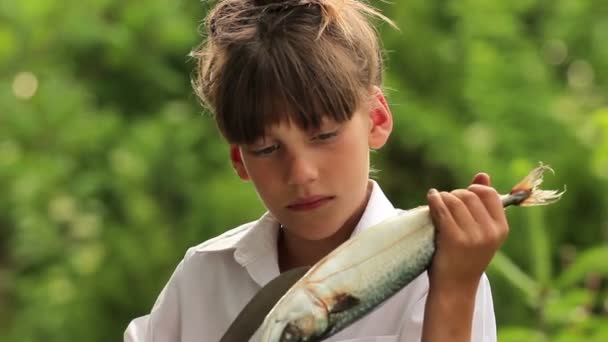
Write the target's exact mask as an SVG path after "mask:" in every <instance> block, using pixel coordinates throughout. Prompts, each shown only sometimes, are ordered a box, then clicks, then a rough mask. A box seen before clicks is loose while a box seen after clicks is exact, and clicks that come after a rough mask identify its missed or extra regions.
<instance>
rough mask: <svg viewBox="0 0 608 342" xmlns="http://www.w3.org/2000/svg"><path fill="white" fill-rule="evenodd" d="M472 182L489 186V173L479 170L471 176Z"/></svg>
mask: <svg viewBox="0 0 608 342" xmlns="http://www.w3.org/2000/svg"><path fill="white" fill-rule="evenodd" d="M473 184H480V185H485V186H491V185H492V183H491V181H490V175H488V174H487V173H485V172H480V173H478V174H476V175H475V177H473Z"/></svg>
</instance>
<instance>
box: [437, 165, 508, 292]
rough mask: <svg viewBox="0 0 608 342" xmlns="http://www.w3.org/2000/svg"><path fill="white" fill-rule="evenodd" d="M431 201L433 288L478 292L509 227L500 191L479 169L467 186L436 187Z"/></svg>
mask: <svg viewBox="0 0 608 342" xmlns="http://www.w3.org/2000/svg"><path fill="white" fill-rule="evenodd" d="M428 202H429V207H430V210H431V217H432V219H433V222H434V224H435V227H436V229H437V236H436V244H437V249H436V252H435V256H434V258H433V261H432V264H431V267H430V271H429V279H430V286H431V289H435V290H437V289H443V290H448V292H452V291H454V292H456V293H460V294H461V295H463V294H465V293H467V292H468V293H471V291H472V293H471V294H473V295H474V293H475V291H476V289H477V286H478V284H479V280H480V277H481V275H482V273H483V272H484V271H485V269H486V267H487V266H488V264H489V263H490V261H491V259H492V257H493V256H494V254H495V253H496V250H498V248H499V247H500V245H501V244H502V242H503V241H504V239H505V238H506V237H507V234H508V231H509V225H508V223H507V219H506V216H505V211H504V208H503V206H502V203H501V201H500V198H499V196H498V193H497V192H496V190H494V188H492V187H491V186H490V177H489V176H488V175H487V174H485V173H479V174H477V175H476V176H475V178H474V179H473V184H472V185H470V186H469V187H468V188H467V189H466V190H465V189H458V190H454V191H452V192H449V193H448V192H437V191H436V190H434V189H432V190H431V191H429V194H428ZM443 290H442V291H441V292H444V291H443ZM463 291H464V293H463Z"/></svg>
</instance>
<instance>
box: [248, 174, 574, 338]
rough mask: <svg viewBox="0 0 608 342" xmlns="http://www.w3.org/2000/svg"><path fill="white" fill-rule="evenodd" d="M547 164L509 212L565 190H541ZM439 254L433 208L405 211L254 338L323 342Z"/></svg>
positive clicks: (292, 294) (336, 257)
mask: <svg viewBox="0 0 608 342" xmlns="http://www.w3.org/2000/svg"><path fill="white" fill-rule="evenodd" d="M547 170H550V171H552V172H553V170H552V169H551V168H550V167H549V166H548V165H544V164H543V163H542V162H541V163H540V165H539V166H538V167H536V168H535V169H533V170H532V171H531V172H530V173H529V174H528V175H527V176H526V177H525V178H524V179H523V180H522V181H521V182H519V183H518V184H517V185H515V186H514V187H513V188H512V190H511V191H510V192H509V193H508V194H506V195H500V199H501V201H502V203H503V206H504V207H507V206H511V205H515V206H536V205H547V204H551V203H554V202H556V201H558V200H559V199H560V198H561V197H562V195H563V194H564V192H565V191H566V189H565V188H564V190H563V191H561V192H560V191H556V190H541V189H540V188H539V186H540V184H541V183H542V180H543V173H544V172H545V171H547ZM434 253H435V227H434V226H433V222H432V219H431V216H430V211H429V207H428V206H419V207H417V208H414V209H410V210H406V211H400V212H399V213H398V214H397V215H395V216H393V217H390V218H388V219H386V220H384V221H382V222H380V223H378V224H377V225H375V226H373V227H370V228H369V229H366V230H364V231H363V232H361V233H359V234H357V235H356V236H354V237H353V238H351V239H349V240H347V241H346V242H344V243H343V244H341V245H340V246H339V247H338V248H336V249H334V250H333V251H332V252H331V253H329V254H328V255H327V256H325V257H324V258H323V259H321V260H320V261H319V262H317V263H316V264H315V265H313V266H312V267H311V268H310V269H309V270H308V271H307V272H306V273H305V274H304V275H303V276H302V277H301V278H299V280H297V281H296V282H295V283H294V284H293V286H291V287H290V288H289V290H287V292H286V293H285V294H284V295H283V296H282V297H281V298H280V299H279V300H278V302H277V303H276V305H274V307H272V309H271V310H270V312H269V313H268V314H267V315H266V317H265V318H264V321H263V323H262V325H261V326H260V327H259V331H257V333H256V334H255V336H261V341H263V342H299V341H307V342H309V341H320V340H322V339H326V338H328V337H330V336H332V335H334V334H336V333H337V332H339V331H341V330H342V329H344V328H346V327H347V326H349V325H350V324H352V323H354V322H356V321H357V320H358V319H360V318H361V317H363V316H364V315H366V314H367V313H369V312H371V311H372V310H373V309H374V308H376V307H377V306H378V305H380V304H381V303H383V302H384V301H386V300H387V299H389V298H390V297H391V296H392V295H394V294H395V293H397V292H398V291H399V290H400V289H402V288H403V287H405V286H406V285H407V284H409V283H410V282H411V281H412V280H413V279H415V278H416V277H417V276H419V275H420V274H421V273H422V272H424V271H425V270H426V269H427V268H428V267H429V265H430V264H431V261H432V258H433V255H434Z"/></svg>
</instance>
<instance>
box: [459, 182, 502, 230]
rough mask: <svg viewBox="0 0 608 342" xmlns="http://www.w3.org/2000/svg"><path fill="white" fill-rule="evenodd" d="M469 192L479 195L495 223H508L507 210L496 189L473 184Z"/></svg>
mask: <svg viewBox="0 0 608 342" xmlns="http://www.w3.org/2000/svg"><path fill="white" fill-rule="evenodd" d="M468 190H469V191H471V192H474V193H475V194H477V196H478V197H479V199H480V200H481V203H483V205H484V206H485V207H486V209H487V211H488V213H489V214H490V216H491V217H492V219H493V220H494V221H495V222H500V223H503V222H506V216H505V209H504V207H503V206H502V202H501V201H500V195H498V193H497V192H496V190H495V189H494V188H492V187H488V186H484V185H478V184H473V185H471V186H469V187H468Z"/></svg>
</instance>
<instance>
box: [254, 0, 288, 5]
mask: <svg viewBox="0 0 608 342" xmlns="http://www.w3.org/2000/svg"><path fill="white" fill-rule="evenodd" d="M282 2H288V3H289V2H293V1H289V0H287V1H286V0H253V3H254V4H255V5H256V6H267V5H278V4H280V3H282Z"/></svg>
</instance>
